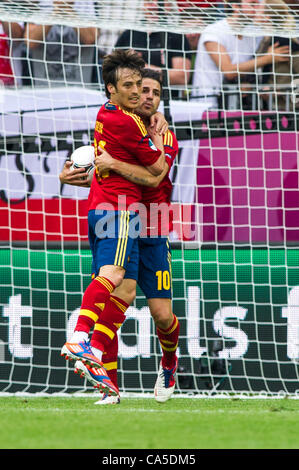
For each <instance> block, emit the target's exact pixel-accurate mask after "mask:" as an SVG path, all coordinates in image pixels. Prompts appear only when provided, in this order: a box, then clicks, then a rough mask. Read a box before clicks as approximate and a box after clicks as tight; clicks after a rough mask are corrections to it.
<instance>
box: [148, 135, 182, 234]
mask: <svg viewBox="0 0 299 470" xmlns="http://www.w3.org/2000/svg"><path fill="white" fill-rule="evenodd" d="M163 143H164V151H165V161H166V163H167V164H168V166H169V171H170V169H171V167H172V165H173V162H174V160H175V157H176V156H177V154H178V150H179V146H178V141H177V138H176V136H175V134H174V133H173V132H172V131H170V130H168V131H167V132H166V134H165V135H164V140H163ZM169 171H168V173H167V175H166V176H165V178H164V179H163V180H162V181H161V183H160V184H159V186H158V187H157V188H150V187H147V186H143V187H142V203H143V204H144V206H145V207H146V209H147V230H146V233H147V235H148V236H150V235H152V236H153V235H155V234H156V235H164V236H167V235H168V234H169V231H170V230H171V229H172V215H173V214H172V212H171V211H168V209H167V208H166V206H167V207H169V205H170V198H171V192H172V183H171V181H170V178H169ZM151 204H153V205H152V207H151ZM156 204H158V205H160V210H159V209H158V210H157V206H156ZM163 205H164V207H163ZM167 211H168V214H166V212H167ZM155 213H157V217H156V215H155ZM156 232H157V233H156Z"/></svg>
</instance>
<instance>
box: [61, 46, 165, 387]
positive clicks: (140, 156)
mask: <svg viewBox="0 0 299 470" xmlns="http://www.w3.org/2000/svg"><path fill="white" fill-rule="evenodd" d="M143 67H144V62H143V60H142V59H141V58H140V57H139V55H138V54H136V53H134V52H133V51H120V50H115V51H114V52H112V53H111V54H110V55H109V56H106V58H105V60H104V62H103V79H104V83H105V90H106V94H107V97H108V98H109V101H108V102H107V103H105V105H103V106H102V107H101V109H100V110H99V113H98V116H97V121H96V126H95V133H94V137H95V140H94V147H95V156H96V157H97V156H98V155H99V154H100V149H101V148H104V147H105V148H106V149H107V151H108V152H111V153H112V154H113V156H114V158H116V159H118V160H121V161H124V162H127V163H129V164H134V165H136V166H139V165H140V166H143V167H146V168H147V169H148V170H149V172H150V173H151V174H153V175H159V174H161V173H162V171H163V169H164V164H165V155H164V147H163V139H162V136H160V135H159V134H154V133H152V135H151V137H150V136H149V134H148V131H147V130H146V128H145V126H144V123H143V121H142V120H141V118H140V117H139V116H137V115H136V114H135V113H134V110H135V109H136V108H137V106H138V104H139V99H140V94H141V89H142V76H141V71H142V69H143ZM141 197H142V192H141V187H140V186H138V184H136V183H133V182H131V181H129V180H127V179H125V178H124V177H122V176H121V175H119V174H117V173H116V172H113V171H111V172H110V171H108V172H107V173H103V174H100V173H99V172H98V171H97V172H95V175H94V178H93V181H92V184H91V190H90V193H89V198H88V224H89V242H90V247H91V250H92V256H93V267H94V272H95V278H94V279H93V281H92V282H91V283H90V284H89V286H88V287H87V289H86V290H85V293H84V295H83V300H82V304H81V309H80V313H79V317H78V321H77V324H76V327H75V331H74V334H73V336H72V338H71V340H70V341H69V342H67V343H65V344H64V346H63V347H62V350H61V355H62V356H64V357H65V358H66V359H72V360H79V361H82V363H83V364H85V365H86V367H87V368H88V371H89V372H90V376H91V378H92V379H93V380H94V381H95V383H96V384H97V386H98V388H100V389H101V390H102V391H103V392H104V393H108V394H110V395H114V396H118V389H117V387H116V386H115V385H114V384H113V382H112V381H111V380H110V378H109V377H108V375H107V372H106V370H105V368H104V367H103V362H102V356H103V352H104V351H105V350H107V349H108V348H109V345H110V344H111V343H112V341H113V339H114V337H115V336H116V334H117V330H118V329H119V328H120V327H121V325H122V323H123V322H124V320H125V314H124V312H125V310H126V309H127V307H128V304H127V303H126V302H124V301H123V300H122V299H120V298H118V297H117V296H115V295H113V291H114V290H115V288H116V287H118V286H119V285H120V284H121V283H122V281H123V278H124V275H125V272H126V269H127V266H128V262H129V260H130V266H131V271H132V272H134V273H133V275H132V276H134V277H135V279H131V280H132V283H134V282H135V285H136V279H137V276H138V264H139V255H138V235H139V233H140V228H141V227H140V220H139V215H138V213H137V212H135V211H130V210H128V209H129V208H130V206H131V205H132V203H136V204H138V203H139V202H140V201H141ZM93 327H94V331H93V334H92V337H91V342H90V343H89V342H88V337H89V332H90V330H91V329H92V328H93Z"/></svg>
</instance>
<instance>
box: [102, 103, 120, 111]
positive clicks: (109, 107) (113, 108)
mask: <svg viewBox="0 0 299 470" xmlns="http://www.w3.org/2000/svg"><path fill="white" fill-rule="evenodd" d="M104 107H105V109H107V111H117V109H118V108H117V106H116V105H115V104H113V103H111V101H107V103H105V105H104Z"/></svg>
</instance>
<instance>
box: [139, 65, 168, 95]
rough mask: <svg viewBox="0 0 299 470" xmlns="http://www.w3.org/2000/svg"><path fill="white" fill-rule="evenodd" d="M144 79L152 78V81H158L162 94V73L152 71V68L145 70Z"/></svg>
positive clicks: (143, 71) (143, 72)
mask: <svg viewBox="0 0 299 470" xmlns="http://www.w3.org/2000/svg"><path fill="white" fill-rule="evenodd" d="M142 78H151V79H152V80H156V82H158V83H159V84H160V87H161V92H162V86H163V82H162V77H161V72H159V71H158V70H154V69H150V68H145V69H143V70H142Z"/></svg>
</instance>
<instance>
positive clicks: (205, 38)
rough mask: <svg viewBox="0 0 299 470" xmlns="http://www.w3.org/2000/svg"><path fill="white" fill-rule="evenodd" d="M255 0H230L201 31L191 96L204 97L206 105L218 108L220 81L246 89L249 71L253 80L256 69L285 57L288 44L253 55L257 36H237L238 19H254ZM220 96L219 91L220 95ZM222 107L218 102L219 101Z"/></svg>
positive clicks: (244, 20)
mask: <svg viewBox="0 0 299 470" xmlns="http://www.w3.org/2000/svg"><path fill="white" fill-rule="evenodd" d="M259 5H260V4H259V1H258V0H230V1H229V3H227V9H228V11H227V17H226V18H224V19H221V20H218V21H216V22H215V23H213V24H210V25H209V26H207V28H206V29H205V30H204V31H203V32H202V34H201V36H200V39H199V43H198V49H197V57H196V61H195V70H194V76H193V90H192V97H193V98H194V99H196V98H198V99H200V100H205V102H206V104H207V108H209V107H213V108H215V107H216V108H218V98H217V96H215V95H217V94H218V95H220V91H221V89H222V88H223V83H224V81H227V83H230V84H236V85H237V89H238V90H242V89H244V90H246V89H248V81H249V80H250V78H251V77H250V74H252V73H253V80H255V82H257V80H258V76H257V73H256V71H257V69H258V68H260V67H263V66H265V65H267V64H272V62H275V63H276V62H284V61H288V56H287V55H286V54H287V53H288V50H289V49H288V47H287V46H279V45H276V44H275V45H271V46H269V48H268V49H267V51H266V52H265V53H264V54H262V55H260V56H256V51H257V49H258V46H259V45H260V42H261V39H262V38H261V37H255V36H250V37H249V36H240V35H238V34H236V33H235V32H234V29H238V30H240V27H242V23H244V27H245V25H248V23H253V24H254V22H255V18H256V16H257V14H258V13H259ZM220 96H221V95H220ZM220 107H221V108H222V107H223V106H222V103H220Z"/></svg>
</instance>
